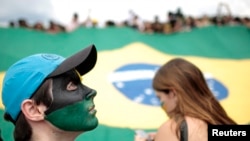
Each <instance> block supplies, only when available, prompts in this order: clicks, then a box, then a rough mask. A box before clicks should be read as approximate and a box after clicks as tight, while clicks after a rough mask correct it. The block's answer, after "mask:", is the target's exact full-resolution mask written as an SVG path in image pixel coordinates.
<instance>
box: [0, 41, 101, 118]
mask: <svg viewBox="0 0 250 141" xmlns="http://www.w3.org/2000/svg"><path fill="white" fill-rule="evenodd" d="M96 60H97V51H96V48H95V45H90V46H89V47H87V48H85V49H83V50H81V51H79V52H77V53H76V54H74V55H72V56H70V57H68V58H64V57H62V56H59V55H56V54H34V55H31V56H28V57H25V58H23V59H21V60H19V61H18V62H16V63H15V64H13V65H12V66H10V68H9V69H8V70H7V72H6V73H5V76H4V80H3V87H2V88H3V89H2V101H3V104H4V106H5V112H6V113H8V114H10V116H11V118H12V119H13V120H15V121H16V119H17V117H18V115H19V113H20V111H21V104H22V101H23V100H25V99H29V98H31V97H32V95H33V94H34V92H35V91H36V90H37V89H38V88H39V86H40V85H41V84H42V83H43V82H44V80H45V79H46V78H50V77H54V76H57V75H60V74H63V73H65V72H67V71H69V70H71V69H76V70H77V71H78V72H79V73H80V75H84V74H86V73H87V72H89V71H90V70H91V69H92V68H93V67H94V66H95V63H96Z"/></svg>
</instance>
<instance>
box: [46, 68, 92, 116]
mask: <svg viewBox="0 0 250 141" xmlns="http://www.w3.org/2000/svg"><path fill="white" fill-rule="evenodd" d="M70 82H72V83H73V84H74V85H75V86H77V88H76V89H75V90H67V85H68V84H69V83H70ZM91 91H93V90H92V89H90V88H88V87H87V86H85V85H83V84H82V83H81V80H80V78H79V75H78V74H77V72H76V71H75V70H71V71H68V72H66V73H64V74H62V75H59V76H56V77H54V78H53V90H52V92H53V94H52V97H53V100H52V103H51V105H50V106H49V107H48V110H47V111H46V112H45V114H46V115H48V114H50V113H51V112H53V111H55V110H58V109H60V108H63V107H65V106H68V105H71V104H74V103H76V102H79V101H82V100H83V99H84V98H85V97H86V95H87V94H89V93H91Z"/></svg>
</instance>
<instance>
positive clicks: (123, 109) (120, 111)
mask: <svg viewBox="0 0 250 141" xmlns="http://www.w3.org/2000/svg"><path fill="white" fill-rule="evenodd" d="M90 44H95V45H96V47H97V50H98V60H97V64H96V66H95V67H94V69H93V70H92V71H91V72H89V73H88V74H86V75H85V76H84V78H83V83H84V84H86V85H88V86H89V87H91V88H94V89H96V90H97V92H98V93H97V96H96V98H95V99H94V100H95V104H96V109H97V117H98V119H99V126H98V127H97V128H96V129H95V130H92V131H89V132H86V133H83V134H82V135H80V136H79V137H78V138H77V141H81V140H84V141H133V138H134V134H135V132H134V131H135V130H137V129H143V130H146V131H156V130H157V128H158V127H159V126H160V125H161V124H162V123H163V122H164V121H165V120H167V119H168V117H167V116H166V115H165V113H164V112H163V111H162V109H161V108H160V106H159V101H158V99H157V98H156V96H155V95H154V91H153V89H152V87H151V82H152V78H153V76H154V74H155V72H156V71H157V69H158V68H159V67H160V66H161V65H162V64H164V63H165V62H166V61H168V60H170V59H172V58H174V57H183V58H185V59H187V60H189V61H191V62H192V63H194V64H195V65H197V66H198V67H199V68H200V69H201V70H202V72H203V74H204V76H205V78H206V81H207V84H208V86H209V88H210V89H211V91H212V92H213V94H214V95H215V96H216V98H217V99H218V100H219V102H220V103H221V104H222V106H223V107H224V108H225V110H226V112H227V113H228V114H229V116H231V117H232V118H233V119H234V120H236V121H237V123H239V124H248V123H250V112H249V109H248V108H250V102H249V100H250V91H249V88H250V29H248V28H247V27H244V26H209V27H204V28H197V29H193V30H192V31H189V32H180V33H174V34H156V33H155V34H146V33H141V32H138V31H136V30H134V29H130V28H126V27H108V28H101V29H98V28H83V27H81V28H79V29H77V30H75V31H73V32H71V33H58V34H50V33H45V32H39V31H34V30H29V29H20V28H19V29H17V28H1V29H0V56H1V59H0V80H1V81H0V83H1V85H0V90H1V89H2V88H1V86H2V79H3V77H4V74H5V71H6V70H7V68H8V67H9V66H10V65H11V64H13V63H14V62H16V61H17V60H19V59H21V58H23V57H25V56H28V55H31V54H34V53H56V54H60V55H62V56H64V57H68V56H70V55H71V54H73V53H75V52H77V51H79V50H81V49H82V48H83V47H86V46H88V45H90ZM3 108H4V106H3V105H2V101H0V129H1V131H2V133H1V134H2V137H3V138H4V141H13V137H12V133H13V129H14V127H13V125H12V124H11V123H9V122H6V121H4V119H3V114H4V113H3Z"/></svg>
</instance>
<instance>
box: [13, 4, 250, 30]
mask: <svg viewBox="0 0 250 141" xmlns="http://www.w3.org/2000/svg"><path fill="white" fill-rule="evenodd" d="M129 15H130V17H129V18H128V19H125V20H124V21H123V22H121V23H118V22H116V21H114V20H107V21H105V24H104V27H110V26H117V27H124V26H125V27H130V28H133V29H135V30H138V31H140V32H144V33H164V34H171V33H176V32H183V31H190V30H192V29H193V28H201V27H206V26H210V25H216V26H225V25H244V26H247V27H249V28H250V18H249V17H236V16H232V14H231V12H230V10H228V13H227V14H221V13H219V12H218V13H217V15H215V16H208V15H203V16H201V17H194V16H188V15H185V14H184V13H183V12H182V10H181V9H180V8H177V10H176V11H174V12H173V11H169V12H167V13H166V20H165V21H164V22H162V21H161V20H160V19H159V16H157V15H156V16H154V17H153V20H152V21H147V20H144V19H142V18H140V16H139V15H138V14H136V13H135V12H134V11H129ZM98 24H99V23H98V20H95V19H92V18H91V16H87V18H86V19H85V20H84V21H83V22H81V21H79V15H78V13H74V14H73V16H72V21H71V23H70V24H69V25H62V24H59V23H56V22H54V21H52V20H51V21H50V22H49V26H48V27H47V28H46V27H45V26H44V25H43V24H42V23H40V22H37V23H35V24H34V25H28V24H27V22H26V20H25V19H19V20H18V21H17V22H16V23H15V22H10V27H22V28H29V29H34V30H39V31H45V32H48V33H58V32H71V31H73V30H75V29H77V28H78V27H89V28H93V27H98Z"/></svg>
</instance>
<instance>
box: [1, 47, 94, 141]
mask: <svg viewBox="0 0 250 141" xmlns="http://www.w3.org/2000/svg"><path fill="white" fill-rule="evenodd" d="M96 60H97V51H96V48H95V46H94V45H90V46H89V47H87V48H85V49H83V50H81V51H79V52H78V53H76V54H74V55H72V56H70V57H68V58H64V57H62V56H59V55H56V54H44V53H43V54H34V55H31V56H28V57H25V58H23V59H21V60H19V61H17V62H16V63H15V64H13V65H12V66H11V67H10V68H9V69H8V70H7V72H6V74H5V76H4V80H3V89H2V101H3V104H4V107H5V114H4V118H5V119H6V120H7V121H10V122H12V123H13V124H14V126H15V129H14V139H15V141H73V140H75V139H76V137H77V136H78V135H80V134H81V133H83V132H87V131H90V130H93V129H95V128H96V127H97V126H98V119H97V117H96V116H95V115H96V110H95V105H94V102H93V99H94V97H95V96H96V93H97V92H96V91H95V90H94V89H91V88H89V87H87V86H86V85H84V84H83V83H82V80H81V76H82V75H85V74H86V73H88V72H89V71H90V70H91V69H92V68H93V67H94V66H95V63H96Z"/></svg>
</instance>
